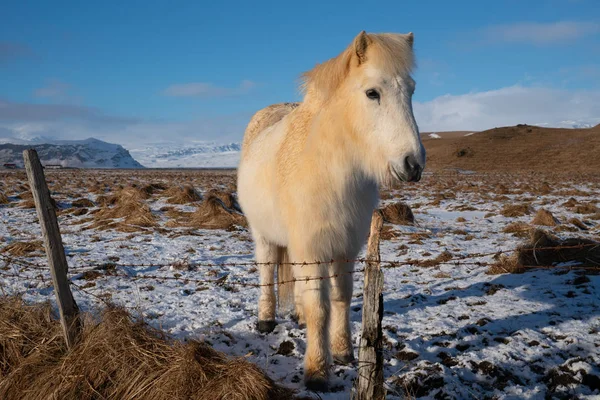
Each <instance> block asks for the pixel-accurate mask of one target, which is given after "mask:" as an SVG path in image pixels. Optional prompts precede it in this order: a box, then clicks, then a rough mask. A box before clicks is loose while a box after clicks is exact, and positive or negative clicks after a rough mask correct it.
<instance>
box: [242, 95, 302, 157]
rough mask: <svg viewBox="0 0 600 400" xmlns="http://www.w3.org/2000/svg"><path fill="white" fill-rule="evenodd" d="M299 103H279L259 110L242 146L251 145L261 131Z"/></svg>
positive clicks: (248, 128)
mask: <svg viewBox="0 0 600 400" xmlns="http://www.w3.org/2000/svg"><path fill="white" fill-rule="evenodd" d="M299 105H300V103H277V104H271V105H270V106H268V107H265V108H263V109H262V110H259V111H257V112H256V113H255V114H254V115H253V116H252V118H251V119H250V122H249V123H248V126H247V127H246V132H245V133H244V141H243V143H242V148H247V147H248V146H250V144H251V143H252V142H254V140H255V139H256V138H257V137H258V136H259V135H260V133H261V132H264V130H265V129H267V128H269V127H271V126H273V125H275V124H276V123H278V122H279V121H281V120H282V119H283V118H284V117H285V116H286V115H288V114H289V113H290V112H292V111H293V110H294V109H295V108H296V107H298V106H299Z"/></svg>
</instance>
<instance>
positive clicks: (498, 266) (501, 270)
mask: <svg viewBox="0 0 600 400" xmlns="http://www.w3.org/2000/svg"><path fill="white" fill-rule="evenodd" d="M523 272H525V268H524V267H523V265H522V264H521V263H519V260H518V257H517V256H516V255H515V254H513V255H510V256H507V255H505V254H502V255H501V256H499V257H498V259H497V261H496V262H495V263H494V264H492V265H490V267H489V268H488V270H487V271H486V272H485V273H486V274H487V275H499V274H521V273H523Z"/></svg>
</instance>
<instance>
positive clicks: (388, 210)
mask: <svg viewBox="0 0 600 400" xmlns="http://www.w3.org/2000/svg"><path fill="white" fill-rule="evenodd" d="M381 212H382V214H383V220H384V221H385V222H388V223H391V224H397V225H414V223H415V216H414V215H413V212H412V210H411V209H410V207H409V206H408V204H406V203H403V202H396V203H392V204H388V205H387V206H385V207H383V208H382V209H381Z"/></svg>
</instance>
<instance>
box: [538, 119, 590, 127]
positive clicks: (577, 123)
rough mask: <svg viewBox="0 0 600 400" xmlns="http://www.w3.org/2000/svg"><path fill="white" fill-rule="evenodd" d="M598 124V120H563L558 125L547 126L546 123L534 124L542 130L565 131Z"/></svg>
mask: <svg viewBox="0 0 600 400" xmlns="http://www.w3.org/2000/svg"><path fill="white" fill-rule="evenodd" d="M598 123H600V118H595V119H592V120H590V121H571V120H564V121H560V122H558V123H554V124H549V123H546V122H542V123H538V124H534V125H537V126H542V127H544V128H566V129H585V128H593V127H594V126H596V125H598Z"/></svg>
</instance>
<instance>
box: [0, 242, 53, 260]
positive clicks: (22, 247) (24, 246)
mask: <svg viewBox="0 0 600 400" xmlns="http://www.w3.org/2000/svg"><path fill="white" fill-rule="evenodd" d="M38 251H44V245H43V244H42V241H41V240H34V241H31V242H13V243H11V244H9V245H6V246H4V247H3V248H2V250H0V253H8V254H10V255H11V256H13V257H23V256H26V255H29V254H31V253H35V252H38Z"/></svg>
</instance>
